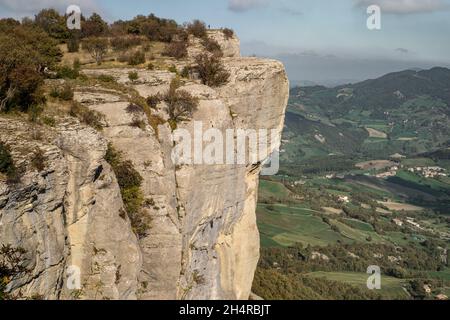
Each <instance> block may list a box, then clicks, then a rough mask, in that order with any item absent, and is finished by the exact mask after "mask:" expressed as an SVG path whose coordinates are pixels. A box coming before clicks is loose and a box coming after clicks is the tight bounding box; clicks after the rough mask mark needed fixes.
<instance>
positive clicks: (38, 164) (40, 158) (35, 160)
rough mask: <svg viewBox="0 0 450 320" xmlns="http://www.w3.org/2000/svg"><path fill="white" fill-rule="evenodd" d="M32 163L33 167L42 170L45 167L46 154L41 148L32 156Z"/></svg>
mask: <svg viewBox="0 0 450 320" xmlns="http://www.w3.org/2000/svg"><path fill="white" fill-rule="evenodd" d="M31 165H32V166H33V168H35V169H36V170H37V171H39V172H41V171H43V170H44V169H45V166H46V159H45V156H44V153H43V152H42V150H41V149H37V150H36V151H35V152H34V153H33V155H32V158H31Z"/></svg>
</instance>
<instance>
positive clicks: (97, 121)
mask: <svg viewBox="0 0 450 320" xmlns="http://www.w3.org/2000/svg"><path fill="white" fill-rule="evenodd" d="M69 114H70V115H71V116H72V117H76V118H78V119H79V120H80V121H81V122H82V123H84V124H87V125H88V126H91V127H93V128H94V129H96V130H102V129H103V124H102V122H103V119H104V116H103V115H102V114H101V113H99V112H97V111H94V110H90V109H89V108H88V107H85V106H83V105H81V104H79V103H78V102H75V101H74V102H73V103H72V106H71V108H70V111H69Z"/></svg>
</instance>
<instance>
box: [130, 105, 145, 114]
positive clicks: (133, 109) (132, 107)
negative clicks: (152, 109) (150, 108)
mask: <svg viewBox="0 0 450 320" xmlns="http://www.w3.org/2000/svg"><path fill="white" fill-rule="evenodd" d="M126 111H127V112H128V113H131V114H139V113H144V108H143V107H142V106H141V105H139V104H136V103H130V104H129V105H128V107H127V109H126Z"/></svg>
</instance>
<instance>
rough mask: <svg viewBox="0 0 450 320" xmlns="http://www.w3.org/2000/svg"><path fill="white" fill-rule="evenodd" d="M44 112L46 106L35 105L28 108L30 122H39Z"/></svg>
mask: <svg viewBox="0 0 450 320" xmlns="http://www.w3.org/2000/svg"><path fill="white" fill-rule="evenodd" d="M43 111H44V106H43V105H42V104H33V105H31V106H30V107H29V108H28V120H29V121H30V122H37V121H38V119H39V116H40V115H41V114H42V112H43Z"/></svg>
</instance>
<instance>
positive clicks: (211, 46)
mask: <svg viewBox="0 0 450 320" xmlns="http://www.w3.org/2000/svg"><path fill="white" fill-rule="evenodd" d="M202 44H203V46H204V47H205V49H206V50H207V51H208V52H211V53H212V54H214V55H215V56H218V57H222V56H223V52H222V48H221V47H220V44H219V43H218V42H217V41H216V40H214V39H211V38H208V37H206V38H205V39H203V41H202Z"/></svg>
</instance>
